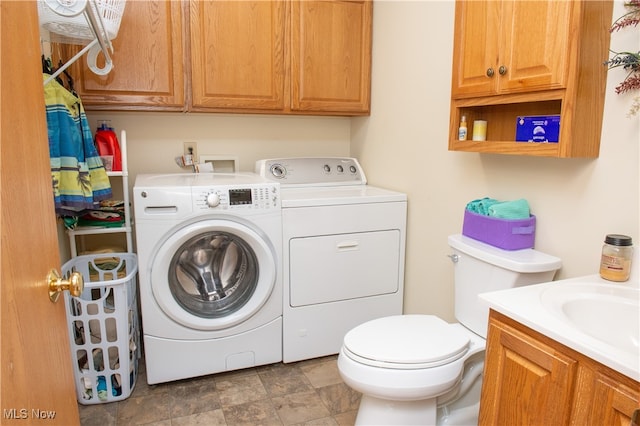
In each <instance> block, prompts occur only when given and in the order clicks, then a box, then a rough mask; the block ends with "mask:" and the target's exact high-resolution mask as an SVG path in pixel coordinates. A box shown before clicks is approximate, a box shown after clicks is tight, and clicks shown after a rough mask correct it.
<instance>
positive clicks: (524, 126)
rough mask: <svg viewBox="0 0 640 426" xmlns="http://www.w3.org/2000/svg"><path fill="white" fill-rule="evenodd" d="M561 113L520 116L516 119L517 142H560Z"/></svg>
mask: <svg viewBox="0 0 640 426" xmlns="http://www.w3.org/2000/svg"><path fill="white" fill-rule="evenodd" d="M559 135H560V115H533V116H520V117H518V118H517V120H516V142H538V143H547V142H558V137H559Z"/></svg>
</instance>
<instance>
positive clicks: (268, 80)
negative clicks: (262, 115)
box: [190, 0, 285, 111]
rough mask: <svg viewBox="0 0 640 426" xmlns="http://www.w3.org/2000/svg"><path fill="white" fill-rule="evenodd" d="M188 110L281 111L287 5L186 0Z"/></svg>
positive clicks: (270, 2) (274, 2)
mask: <svg viewBox="0 0 640 426" xmlns="http://www.w3.org/2000/svg"><path fill="white" fill-rule="evenodd" d="M190 26H191V27H190V37H191V89H192V104H191V108H190V109H196V110H197V109H199V108H222V109H226V108H231V109H236V108H240V109H258V110H280V111H281V110H283V109H284V105H285V102H284V84H285V74H284V67H285V54H284V41H285V3H284V2H283V1H278V0H277V1H260V0H258V1H200V0H192V1H191V3H190Z"/></svg>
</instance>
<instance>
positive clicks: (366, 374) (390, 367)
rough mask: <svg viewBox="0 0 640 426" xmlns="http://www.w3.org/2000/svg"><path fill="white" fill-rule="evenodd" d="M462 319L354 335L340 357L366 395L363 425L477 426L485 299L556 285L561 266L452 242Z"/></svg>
mask: <svg viewBox="0 0 640 426" xmlns="http://www.w3.org/2000/svg"><path fill="white" fill-rule="evenodd" d="M449 245H450V246H451V247H452V248H453V250H454V254H453V255H452V256H451V257H452V259H454V265H455V271H454V276H455V280H454V283H455V288H456V302H455V312H456V318H457V319H458V320H459V321H460V323H447V322H446V321H444V320H442V319H441V318H438V317H437V316H434V315H397V316H390V317H384V318H378V319H375V320H371V321H368V322H366V323H364V324H361V325H359V326H357V327H355V328H354V329H352V330H350V331H349V332H348V333H347V334H346V335H345V337H344V341H343V346H342V348H341V351H340V354H339V356H338V370H339V372H340V375H341V376H342V378H343V380H344V382H345V383H346V384H347V385H348V386H350V387H351V388H353V389H354V390H356V391H358V392H360V393H362V399H361V402H360V407H359V409H358V415H357V418H356V424H359V425H374V424H379V425H390V424H393V425H435V424H447V425H453V424H464V425H468V424H474V423H475V424H477V417H478V408H479V401H480V387H481V375H482V368H483V364H484V350H485V345H486V341H485V339H486V330H487V321H488V314H489V312H488V309H487V308H486V307H484V306H482V305H480V303H481V302H479V301H478V299H477V295H478V294H479V293H482V292H485V291H490V290H497V289H501V288H511V287H516V286H519V285H528V284H533V283H536V282H545V281H550V280H551V279H552V278H553V275H554V274H555V271H556V270H557V269H559V268H560V266H561V261H560V259H558V258H557V257H554V256H550V255H546V254H544V253H541V252H537V251H535V250H532V249H528V250H518V251H505V250H501V249H498V248H495V247H492V246H488V245H486V244H484V243H480V242H478V241H475V240H472V239H470V238H467V237H464V236H462V235H454V236H450V237H449Z"/></svg>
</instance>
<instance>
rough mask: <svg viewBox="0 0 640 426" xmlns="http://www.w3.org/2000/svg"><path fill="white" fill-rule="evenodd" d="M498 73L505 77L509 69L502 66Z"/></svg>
mask: <svg viewBox="0 0 640 426" xmlns="http://www.w3.org/2000/svg"><path fill="white" fill-rule="evenodd" d="M498 72H499V73H500V75H505V74H506V73H507V67H505V66H504V65H500V68H498Z"/></svg>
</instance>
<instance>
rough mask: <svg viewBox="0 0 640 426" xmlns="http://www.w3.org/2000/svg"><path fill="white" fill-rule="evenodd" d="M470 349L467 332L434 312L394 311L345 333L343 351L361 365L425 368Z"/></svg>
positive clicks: (461, 354) (442, 362) (435, 365)
mask: <svg viewBox="0 0 640 426" xmlns="http://www.w3.org/2000/svg"><path fill="white" fill-rule="evenodd" d="M468 349H469V334H468V333H465V332H464V331H463V330H462V329H461V328H460V327H457V326H456V325H455V324H449V323H447V322H445V321H444V320H442V319H440V318H438V317H437V316H434V315H396V316H390V317H384V318H379V319H375V320H372V321H368V322H366V323H364V324H361V325H359V326H357V327H355V328H354V329H352V330H351V331H349V332H348V333H347V334H346V335H345V337H344V345H343V351H344V353H345V355H346V356H348V357H349V358H351V359H352V360H354V361H356V362H359V363H361V364H364V365H369V366H373V367H382V368H388V369H400V370H405V369H427V368H434V367H438V366H441V365H445V364H449V363H451V362H453V361H455V360H457V359H459V358H461V357H463V356H464V355H465V354H466V352H467V351H468Z"/></svg>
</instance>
